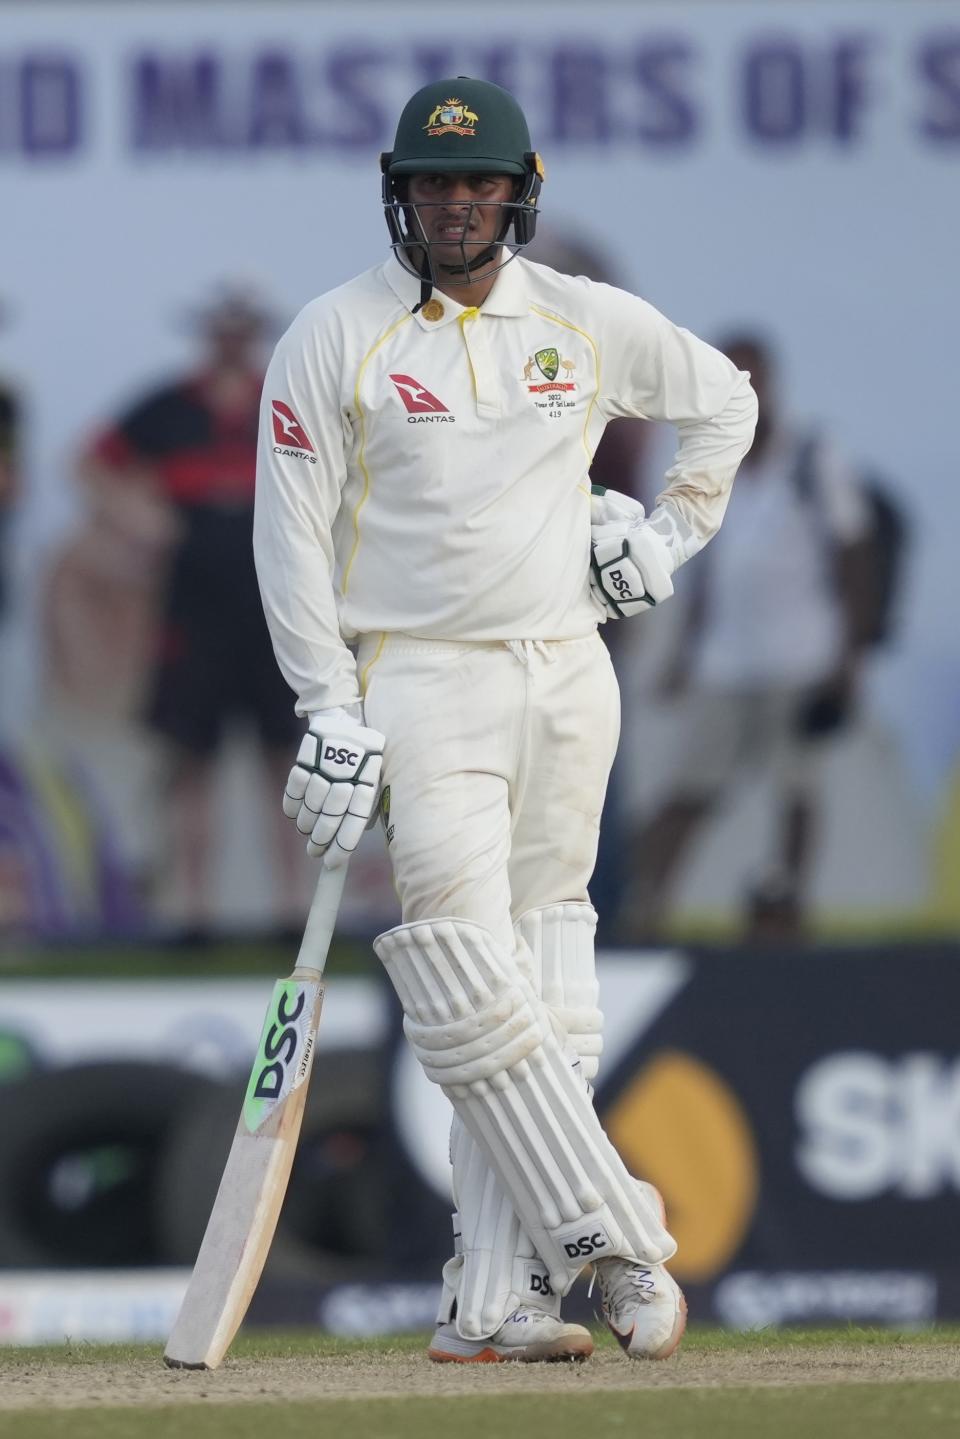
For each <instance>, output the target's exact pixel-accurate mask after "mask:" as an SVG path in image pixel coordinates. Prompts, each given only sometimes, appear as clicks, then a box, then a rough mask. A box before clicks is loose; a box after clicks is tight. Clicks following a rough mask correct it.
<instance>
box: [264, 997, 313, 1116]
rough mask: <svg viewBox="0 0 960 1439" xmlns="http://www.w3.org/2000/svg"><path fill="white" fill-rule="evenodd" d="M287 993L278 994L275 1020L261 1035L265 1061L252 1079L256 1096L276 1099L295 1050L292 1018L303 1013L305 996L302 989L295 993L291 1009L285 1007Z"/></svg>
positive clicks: (295, 1040) (293, 1021)
mask: <svg viewBox="0 0 960 1439" xmlns="http://www.w3.org/2000/svg"><path fill="white" fill-rule="evenodd" d="M287 997H288V996H287V995H286V994H284V993H281V995H280V1002H279V1004H278V1005H277V1021H278V1023H275V1024H271V1025H270V1027H269V1029H268V1030H267V1032H266V1034H265V1035H264V1038H263V1049H262V1053H263V1057H264V1059H266V1060H267V1061H268V1062H267V1063H266V1064H265V1065H264V1066H263V1068H262V1069H261V1070H260V1071H259V1073H258V1074H257V1075H256V1078H255V1079H254V1083H253V1093H254V1097H255V1098H257V1099H276V1098H277V1097H278V1096H279V1095H280V1093H281V1092H282V1090H283V1081H284V1078H285V1076H286V1070H287V1068H288V1066H289V1065H290V1064H291V1062H292V1061H293V1057H294V1055H295V1054H296V1052H297V1030H296V1028H295V1027H294V1026H295V1023H296V1021H297V1020H298V1019H299V1018H300V1015H301V1014H302V1013H303V1006H304V1004H305V1003H306V998H305V996H304V994H303V991H302V990H301V992H300V993H299V994H298V995H297V1002H296V1004H295V1006H294V1007H293V1009H292V1010H289V1011H288V1010H287Z"/></svg>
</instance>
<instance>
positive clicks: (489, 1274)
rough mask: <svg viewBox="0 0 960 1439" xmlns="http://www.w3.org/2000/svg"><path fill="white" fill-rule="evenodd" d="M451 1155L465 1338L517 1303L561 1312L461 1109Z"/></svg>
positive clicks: (482, 1333) (484, 1333) (491, 1329)
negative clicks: (466, 1126) (463, 1117)
mask: <svg viewBox="0 0 960 1439" xmlns="http://www.w3.org/2000/svg"><path fill="white" fill-rule="evenodd" d="M450 1158H451V1161H452V1163H453V1195H454V1199H455V1201H456V1204H457V1213H456V1214H455V1215H454V1235H455V1242H456V1244H457V1250H458V1253H459V1254H460V1255H461V1257H462V1262H461V1264H460V1265H459V1268H458V1269H457V1272H456V1275H455V1276H454V1275H452V1274H451V1275H450V1280H451V1281H453V1288H454V1294H455V1297H456V1301H457V1303H456V1316H455V1317H456V1325H457V1330H458V1331H459V1333H460V1334H462V1335H463V1337H464V1339H486V1338H487V1337H488V1336H489V1335H491V1334H495V1333H496V1331H497V1330H498V1329H499V1328H500V1326H501V1324H502V1323H503V1322H504V1320H505V1319H506V1317H507V1315H508V1314H510V1313H512V1312H513V1310H514V1309H516V1308H517V1306H518V1304H529V1305H533V1306H534V1308H537V1309H542V1310H543V1311H544V1312H545V1313H547V1314H553V1315H555V1316H556V1317H558V1318H559V1315H560V1296H559V1294H557V1293H555V1291H554V1289H553V1287H552V1285H551V1283H550V1276H549V1274H548V1273H547V1266H546V1265H545V1264H544V1262H543V1260H542V1259H540V1258H539V1256H538V1255H537V1252H536V1250H535V1249H534V1247H533V1244H532V1242H531V1241H530V1239H529V1238H528V1237H527V1234H526V1233H525V1231H524V1230H523V1228H522V1227H521V1224H520V1221H519V1219H518V1218H517V1215H516V1211H515V1209H514V1207H513V1203H512V1201H511V1200H510V1198H509V1197H508V1195H507V1194H506V1193H505V1191H504V1188H503V1185H502V1184H501V1183H500V1180H499V1179H498V1178H497V1175H496V1174H495V1173H494V1171H493V1170H492V1169H491V1168H490V1164H489V1162H488V1160H487V1156H486V1154H485V1153H484V1152H483V1150H482V1149H481V1148H480V1146H479V1145H478V1144H477V1142H476V1140H475V1139H474V1137H473V1135H472V1134H471V1133H470V1132H469V1130H467V1129H465V1128H464V1126H463V1123H462V1121H461V1119H460V1117H459V1115H454V1120H453V1132H452V1135H451V1143H450ZM444 1277H445V1278H447V1275H446V1273H445V1276H444Z"/></svg>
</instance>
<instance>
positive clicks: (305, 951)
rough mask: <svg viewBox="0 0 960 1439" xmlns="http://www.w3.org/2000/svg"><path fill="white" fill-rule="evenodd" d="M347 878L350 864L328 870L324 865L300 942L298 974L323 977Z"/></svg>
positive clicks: (295, 972) (314, 977)
mask: <svg viewBox="0 0 960 1439" xmlns="http://www.w3.org/2000/svg"><path fill="white" fill-rule="evenodd" d="M346 878H347V865H346V864H341V865H338V866H337V867H336V868H335V869H328V868H327V866H326V865H323V866H322V867H321V870H320V878H319V879H318V880H317V887H316V889H315V890H314V893H313V899H312V901H311V904H310V913H309V914H308V915H307V923H306V925H305V927H304V931H303V939H302V940H301V941H300V950H299V952H298V954H297V964H296V968H295V970H294V974H297V975H305V976H309V978H311V979H319V978H320V976H321V975H322V974H323V971H324V967H325V965H326V963H327V952H328V950H329V948H330V941H331V939H332V938H333V931H334V927H335V926H336V923H337V910H338V909H339V908H340V896H341V895H342V894H343V886H344V884H345V883H346Z"/></svg>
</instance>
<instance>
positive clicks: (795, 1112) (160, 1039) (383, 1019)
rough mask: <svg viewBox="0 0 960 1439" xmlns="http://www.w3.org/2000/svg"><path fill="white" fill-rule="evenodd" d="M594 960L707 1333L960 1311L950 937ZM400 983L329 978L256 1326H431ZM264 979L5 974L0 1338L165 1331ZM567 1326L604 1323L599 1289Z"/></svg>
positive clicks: (575, 1309) (436, 1144)
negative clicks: (933, 941)
mask: <svg viewBox="0 0 960 1439" xmlns="http://www.w3.org/2000/svg"><path fill="white" fill-rule="evenodd" d="M599 959H600V963H599V976H600V1000H601V1004H602V1006H603V1009H604V1012H605V1014H606V1018H607V1024H606V1034H605V1048H604V1057H603V1061H602V1064H601V1069H600V1074H599V1078H598V1081H597V1091H596V1093H597V1107H598V1111H599V1113H600V1115H601V1117H602V1119H603V1122H604V1126H605V1128H606V1130H607V1132H608V1133H609V1134H610V1136H611V1138H612V1139H613V1140H614V1142H615V1143H616V1145H617V1147H618V1149H619V1150H620V1152H621V1153H622V1154H623V1156H624V1159H625V1160H626V1162H627V1164H628V1165H629V1167H630V1169H631V1171H632V1172H635V1173H642V1174H644V1175H647V1176H649V1177H650V1179H651V1180H652V1181H653V1182H654V1183H656V1184H657V1186H658V1187H659V1188H660V1189H661V1191H662V1193H663V1195H664V1199H665V1201H666V1204H667V1207H668V1212H669V1213H670V1215H671V1216H672V1221H671V1225H672V1229H673V1231H674V1233H675V1235H676V1237H677V1240H678V1243H679V1252H678V1255H677V1258H676V1260H675V1261H674V1263H673V1264H672V1266H671V1268H672V1271H673V1272H675V1273H676V1275H677V1277H678V1279H679V1280H680V1281H681V1282H682V1283H683V1287H684V1290H685V1292H686V1293H687V1295H688V1296H689V1300H690V1304H691V1311H692V1312H693V1313H695V1314H696V1316H697V1318H698V1320H700V1321H701V1322H703V1321H709V1322H715V1323H719V1324H723V1325H725V1326H728V1327H730V1328H739V1329H751V1328H770V1327H779V1326H781V1325H786V1324H835V1323H837V1322H845V1321H851V1322H854V1323H857V1324H867V1325H876V1324H887V1325H891V1326H894V1327H896V1328H900V1329H904V1328H906V1329H909V1328H912V1327H916V1326H921V1325H924V1324H929V1323H932V1322H933V1321H935V1320H948V1319H949V1320H954V1321H955V1320H956V1319H957V1318H958V1317H960V1267H958V1264H957V1255H956V1244H955V1230H956V1201H957V1190H958V1188H960V1124H958V1115H960V1054H958V1046H957V1037H956V1025H955V1019H954V1016H955V1014H956V1011H957V1005H958V1003H960V968H958V966H957V963H956V950H955V947H954V948H952V949H951V948H949V947H946V946H933V945H930V946H927V947H925V948H919V947H916V946H915V947H913V948H912V949H904V948H901V947H897V946H894V945H889V946H885V947H866V946H865V947H862V948H861V949H859V950H855V951H851V950H849V949H848V950H844V951H839V950H832V949H827V948H822V947H821V948H819V949H817V950H807V949H795V950H793V951H791V952H790V953H787V954H783V953H781V954H772V953H765V954H764V953H757V952H755V953H753V954H745V953H744V952H743V951H742V950H732V951H723V950H716V949H712V950H710V951H698V950H695V949H690V950H682V949H674V950H663V951H660V952H653V951H648V952H646V953H644V954H639V953H636V952H633V953H631V952H628V951H619V952H605V953H602V954H601V955H600V957H599ZM387 991H388V986H387V984H386V981H385V980H383V979H382V978H381V979H380V980H379V981H378V980H377V979H375V978H374V977H372V976H371V977H365V978H361V977H357V978H354V979H347V978H343V977H336V978H334V979H333V980H332V981H331V983H330V985H329V991H328V999H327V1003H326V1007H325V1015H324V1021H323V1027H322V1031H321V1039H322V1043H321V1046H320V1049H319V1051H318V1054H317V1060H316V1068H315V1071H314V1077H313V1080H312V1082H311V1087H310V1094H309V1097H308V1101H307V1109H306V1115H305V1119H304V1130H303V1135H302V1139H301V1143H300V1146H299V1148H298V1152H297V1157H296V1161H295V1165H294V1170H293V1176H292V1180H291V1185H290V1190H289V1193H288V1195H287V1199H286V1202H285V1206H284V1210H283V1214H282V1217H281V1220H280V1225H279V1229H278V1233H277V1237H276V1240H275V1242H274V1245H273V1248H272V1250H271V1253H270V1258H269V1262H268V1266H267V1270H266V1273H265V1276H264V1280H263V1283H262V1284H261V1286H260V1288H259V1290H258V1292H257V1295H256V1298H255V1300H254V1306H253V1310H252V1313H251V1319H252V1321H253V1322H255V1323H261V1324H279V1325H292V1324H309V1325H314V1326H319V1327H323V1328H326V1329H329V1330H331V1331H333V1332H335V1333H340V1334H364V1333H384V1332H392V1331H394V1330H397V1329H416V1328H427V1327H428V1326H429V1325H430V1323H431V1322H432V1319H433V1315H434V1311H435V1307H436V1303H437V1297H438V1287H439V1286H438V1278H437V1276H438V1275H439V1271H440V1266H441V1264H442V1263H443V1261H444V1260H445V1259H446V1258H447V1257H448V1246H449V1245H450V1242H451V1241H450V1209H451V1203H452V1200H451V1195H450V1176H449V1164H448V1161H447V1145H448V1135H449V1124H450V1108H449V1104H448V1102H447V1100H446V1099H445V1098H444V1096H443V1094H442V1093H441V1092H440V1090H439V1089H438V1087H437V1086H436V1085H433V1084H431V1083H430V1082H429V1081H428V1080H427V1079H426V1077H425V1076H424V1074H423V1072H422V1071H421V1069H420V1067H419V1065H418V1064H417V1062H416V1060H415V1059H414V1057H413V1055H412V1053H411V1051H410V1049H409V1047H408V1045H407V1043H406V1041H405V1039H404V1037H403V1035H402V1032H401V1028H400V1023H399V1016H398V1015H397V1014H396V1012H395V1009H394V1006H393V1005H392V1003H388V992H387ZM267 993H269V980H266V979H261V980H259V981H253V980H247V979H238V978H232V979H230V978H222V979H218V980H212V979H211V980H203V981H201V980H182V979H181V980H174V979H167V980H160V979H157V980H146V979H140V980H137V979H129V980H125V981H114V982H109V981H102V982H100V983H99V984H92V983H87V984H86V985H82V984H77V983H74V982H66V983H61V982H56V981H53V982H51V981H49V980H34V981H29V980H24V981H21V982H17V983H10V984H9V985H8V986H7V987H6V990H5V992H4V994H3V995H2V996H0V1057H3V1058H4V1060H5V1064H4V1067H3V1068H2V1069H0V1098H2V1101H3V1104H4V1114H5V1116H6V1118H5V1124H4V1128H3V1132H2V1134H0V1271H2V1272H3V1286H2V1287H3V1299H2V1302H0V1343H4V1342H9V1343H28V1342H39V1341H42V1340H56V1339H59V1338H62V1336H63V1335H64V1334H70V1335H72V1337H73V1338H74V1339H80V1338H123V1337H141V1338H162V1337H165V1334H166V1332H167V1330H168V1329H169V1327H170V1324H171V1323H172V1320H173V1317H174V1314H175V1311H176V1308H177V1305H178V1304H179V1300H180V1298H181V1296H182V1292H183V1287H184V1285H185V1283H186V1279H187V1276H188V1273H189V1267H190V1265H191V1263H192V1261H193V1258H194V1255H195V1253H196V1250H197V1248H198V1246H199V1244H200V1240H201V1237H202V1235H203V1231H204V1226H205V1224H206V1221H207V1216H208V1214H209V1210H210V1206H211V1204H212V1202H213V1198H214V1195H215V1193H216V1190H217V1186H218V1184H219V1181H220V1175H221V1172H222V1168H223V1164H224V1161H225V1159H226V1154H227V1151H228V1149H229V1146H230V1142H231V1139H232V1136H233V1130H234V1126H235V1122H236V1115H237V1112H238V1109H239V1106H240V1103H241V1097H242V1094H243V1089H244V1086H245V1082H246V1077H247V1072H248V1067H249V1064H250V1061H251V1057H252V1055H253V1053H254V1051H255V1048H256V1044H257V1037H258V1032H259V1023H260V1018H261V1015H262V1010H263V1002H264V996H265V995H266V994H267ZM389 999H390V1000H392V994H391V995H390V996H389ZM65 1016H69V1021H68V1020H67V1018H66V1017H65ZM565 1312H569V1313H571V1314H573V1313H576V1314H577V1315H578V1316H580V1317H583V1318H585V1319H587V1320H589V1319H590V1317H591V1314H592V1309H591V1305H590V1302H589V1300H588V1297H587V1294H586V1285H585V1284H578V1285H577V1287H576V1289H575V1290H574V1292H573V1293H572V1294H571V1296H570V1298H569V1300H568V1301H567V1302H566V1309H565Z"/></svg>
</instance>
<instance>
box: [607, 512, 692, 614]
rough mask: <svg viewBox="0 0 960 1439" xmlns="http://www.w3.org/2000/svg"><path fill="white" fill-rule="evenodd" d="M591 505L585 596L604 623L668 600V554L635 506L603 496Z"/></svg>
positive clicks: (670, 566)
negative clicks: (596, 607) (589, 596)
mask: <svg viewBox="0 0 960 1439" xmlns="http://www.w3.org/2000/svg"><path fill="white" fill-rule="evenodd" d="M590 504H591V520H592V524H591V525H590V591H591V594H592V595H593V598H594V599H595V600H596V602H597V604H598V605H599V606H600V607H601V608H602V610H603V611H604V613H605V615H606V616H607V618H608V619H625V618H627V617H628V616H629V615H636V614H640V613H641V611H643V610H649V609H653V608H654V606H655V605H658V604H660V603H661V602H662V601H663V600H666V599H669V598H670V596H671V595H672V594H673V581H672V580H671V578H670V576H671V574H672V573H673V561H672V558H671V555H670V550H669V547H668V545H667V543H666V541H665V540H664V539H663V537H662V536H661V535H659V534H658V533H657V531H656V530H654V529H653V528H652V526H651V525H650V523H649V521H648V520H646V519H645V518H644V510H643V506H642V505H641V504H640V502H639V500H634V499H631V498H630V496H629V495H621V494H618V493H617V491H616V490H604V491H603V492H602V493H601V494H594V495H593V497H592V498H591V502H590Z"/></svg>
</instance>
